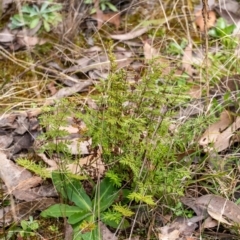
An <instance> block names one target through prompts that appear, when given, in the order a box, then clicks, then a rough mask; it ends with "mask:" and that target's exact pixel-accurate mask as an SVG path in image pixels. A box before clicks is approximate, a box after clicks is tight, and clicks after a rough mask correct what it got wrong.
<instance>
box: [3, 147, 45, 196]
mask: <svg viewBox="0 0 240 240" xmlns="http://www.w3.org/2000/svg"><path fill="white" fill-rule="evenodd" d="M0 165H1V168H0V178H1V179H2V181H3V182H4V183H5V185H6V186H7V189H8V193H10V194H13V195H14V196H15V197H16V198H17V197H19V199H20V200H25V199H24V195H21V196H19V191H24V190H27V189H29V188H32V187H35V186H37V185H38V184H40V183H41V182H42V179H41V178H40V177H33V176H32V174H31V173H30V172H29V171H27V170H26V169H24V168H22V167H20V166H18V165H16V164H15V163H14V162H13V161H11V160H9V159H8V158H7V156H6V154H5V153H3V152H0ZM9 169H10V171H9ZM15 192H16V195H15Z"/></svg>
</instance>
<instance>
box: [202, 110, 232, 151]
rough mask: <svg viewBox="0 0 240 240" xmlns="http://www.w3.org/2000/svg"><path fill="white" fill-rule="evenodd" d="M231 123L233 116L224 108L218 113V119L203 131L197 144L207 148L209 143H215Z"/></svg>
mask: <svg viewBox="0 0 240 240" xmlns="http://www.w3.org/2000/svg"><path fill="white" fill-rule="evenodd" d="M232 123H233V117H232V116H231V113H230V112H229V111H227V110H224V111H223V112H222V113H221V115H220V120H219V121H217V122H216V123H213V124H212V125H210V126H209V127H208V129H207V130H206V131H205V132H204V134H203V135H202V137H201V138H200V140H199V142H198V143H199V145H200V146H203V147H204V148H207V147H208V145H209V144H211V143H215V142H216V141H217V139H218V137H219V136H220V135H221V134H222V133H223V131H224V130H226V129H227V128H228V127H229V126H230V125H231V124H232Z"/></svg>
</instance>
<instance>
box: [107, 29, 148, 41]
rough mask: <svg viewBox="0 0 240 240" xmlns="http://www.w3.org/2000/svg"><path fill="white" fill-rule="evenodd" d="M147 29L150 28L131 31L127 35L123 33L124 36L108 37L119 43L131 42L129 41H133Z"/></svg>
mask: <svg viewBox="0 0 240 240" xmlns="http://www.w3.org/2000/svg"><path fill="white" fill-rule="evenodd" d="M149 29H150V27H145V28H140V29H137V30H133V31H131V32H129V33H125V34H118V35H110V37H111V38H112V39H115V40H120V41H125V40H131V39H134V38H136V37H139V36H141V35H143V34H144V33H146V32H147V31H148V30H149Z"/></svg>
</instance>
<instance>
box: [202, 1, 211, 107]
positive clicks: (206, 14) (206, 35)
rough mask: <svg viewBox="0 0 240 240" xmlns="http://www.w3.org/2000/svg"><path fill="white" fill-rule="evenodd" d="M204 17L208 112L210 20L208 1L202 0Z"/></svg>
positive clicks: (207, 101)
mask: <svg viewBox="0 0 240 240" xmlns="http://www.w3.org/2000/svg"><path fill="white" fill-rule="evenodd" d="M202 4H203V7H202V15H203V22H204V35H205V36H204V37H205V58H204V63H205V66H206V89H207V96H206V98H207V99H206V103H207V104H206V105H207V110H208V105H209V94H210V89H209V88H210V83H209V73H208V32H207V23H208V19H209V14H208V1H207V0H202Z"/></svg>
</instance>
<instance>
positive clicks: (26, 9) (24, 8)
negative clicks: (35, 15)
mask: <svg viewBox="0 0 240 240" xmlns="http://www.w3.org/2000/svg"><path fill="white" fill-rule="evenodd" d="M32 9H33V8H32V7H30V6H29V5H23V6H22V8H21V12H22V13H29V14H30V13H31V12H32Z"/></svg>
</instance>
